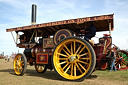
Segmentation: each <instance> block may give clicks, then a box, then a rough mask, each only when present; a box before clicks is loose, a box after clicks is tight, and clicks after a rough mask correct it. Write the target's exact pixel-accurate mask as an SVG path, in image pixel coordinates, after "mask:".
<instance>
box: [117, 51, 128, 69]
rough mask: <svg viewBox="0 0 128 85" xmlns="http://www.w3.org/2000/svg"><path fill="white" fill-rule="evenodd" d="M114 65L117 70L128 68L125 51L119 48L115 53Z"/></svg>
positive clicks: (127, 58) (127, 57)
mask: <svg viewBox="0 0 128 85" xmlns="http://www.w3.org/2000/svg"><path fill="white" fill-rule="evenodd" d="M115 65H116V68H117V69H118V70H125V69H128V54H127V52H125V51H123V50H121V51H118V52H117V53H116V62H115Z"/></svg>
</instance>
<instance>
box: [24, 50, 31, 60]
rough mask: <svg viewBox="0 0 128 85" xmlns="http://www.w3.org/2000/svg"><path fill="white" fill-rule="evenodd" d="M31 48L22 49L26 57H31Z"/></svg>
mask: <svg viewBox="0 0 128 85" xmlns="http://www.w3.org/2000/svg"><path fill="white" fill-rule="evenodd" d="M31 50H32V49H25V50H24V54H25V56H26V57H29V58H30V57H32V53H31Z"/></svg>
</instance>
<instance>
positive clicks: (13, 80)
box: [0, 59, 128, 85]
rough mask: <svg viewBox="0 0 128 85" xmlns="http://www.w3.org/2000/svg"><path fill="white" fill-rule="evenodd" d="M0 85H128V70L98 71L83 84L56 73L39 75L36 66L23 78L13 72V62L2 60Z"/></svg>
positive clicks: (0, 61)
mask: <svg viewBox="0 0 128 85" xmlns="http://www.w3.org/2000/svg"><path fill="white" fill-rule="evenodd" d="M0 85H128V70H125V71H117V72H109V71H108V70H105V71H99V70H96V71H95V72H94V73H92V75H91V76H89V77H88V78H87V79H85V80H84V81H82V82H72V81H63V80H61V79H60V78H59V77H58V76H57V75H56V73H55V72H54V71H47V72H46V73H44V74H39V73H37V72H36V71H35V69H34V66H29V65H28V66H27V72H26V73H25V74H24V75H23V76H17V75H15V74H14V72H13V62H12V60H11V61H10V62H7V63H5V62H4V59H0Z"/></svg>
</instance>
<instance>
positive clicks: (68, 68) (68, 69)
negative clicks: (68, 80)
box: [64, 65, 71, 73]
mask: <svg viewBox="0 0 128 85" xmlns="http://www.w3.org/2000/svg"><path fill="white" fill-rule="evenodd" d="M70 67H71V65H69V66H68V68H67V69H66V70H65V72H64V73H67V71H68V70H69V68H70Z"/></svg>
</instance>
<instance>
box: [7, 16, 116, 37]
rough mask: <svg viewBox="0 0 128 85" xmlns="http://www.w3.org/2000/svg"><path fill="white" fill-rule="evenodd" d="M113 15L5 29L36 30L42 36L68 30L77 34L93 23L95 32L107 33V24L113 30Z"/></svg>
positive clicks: (8, 30)
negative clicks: (86, 24)
mask: <svg viewBox="0 0 128 85" xmlns="http://www.w3.org/2000/svg"><path fill="white" fill-rule="evenodd" d="M113 18H114V14H109V15H101V16H92V17H84V18H77V19H70V20H63V21H56V22H49V23H42V24H35V25H29V26H23V27H16V28H10V29H6V31H7V32H11V31H16V32H19V31H21V32H26V31H29V32H30V31H32V30H34V29H37V30H38V32H39V33H40V32H45V33H44V34H45V35H47V33H48V34H54V33H55V32H56V31H57V30H59V29H70V30H72V31H74V32H76V33H77V32H79V30H80V29H83V28H84V26H85V23H86V22H90V21H91V22H93V24H94V25H95V27H96V31H97V32H99V31H109V23H111V30H113V29H114V25H113Z"/></svg>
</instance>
